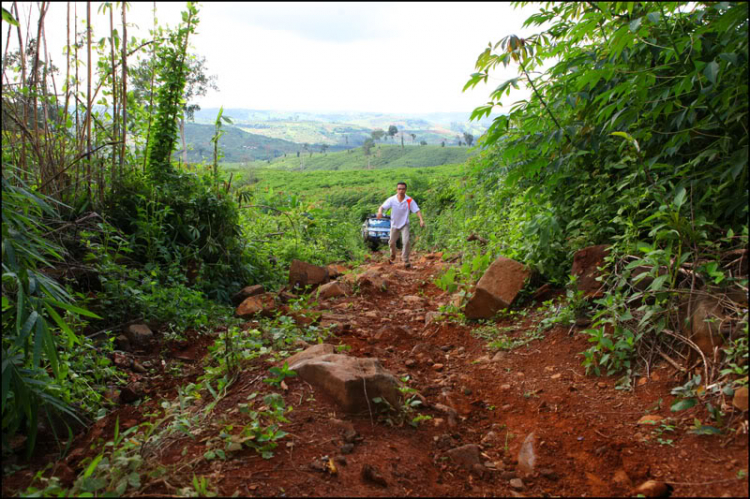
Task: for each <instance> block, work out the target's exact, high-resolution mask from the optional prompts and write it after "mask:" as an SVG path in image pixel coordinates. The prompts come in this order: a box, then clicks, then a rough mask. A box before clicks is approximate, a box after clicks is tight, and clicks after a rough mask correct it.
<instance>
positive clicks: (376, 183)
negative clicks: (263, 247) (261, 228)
mask: <svg viewBox="0 0 750 499" xmlns="http://www.w3.org/2000/svg"><path fill="white" fill-rule="evenodd" d="M227 170H228V171H232V172H234V173H235V178H237V177H240V178H241V179H240V180H238V181H237V182H236V184H235V186H236V188H237V189H240V190H243V189H248V188H250V189H251V190H252V191H253V192H254V193H255V194H254V199H256V201H257V202H259V203H260V204H267V205H275V204H277V203H279V202H282V200H284V199H291V198H293V199H295V200H296V201H295V203H297V202H298V203H300V204H302V205H304V206H305V207H306V209H307V210H313V209H314V208H327V209H333V210H344V213H343V214H342V216H346V217H348V218H351V219H354V220H361V219H362V218H363V217H364V216H365V215H367V214H368V213H373V212H375V211H377V208H378V206H379V205H380V204H381V203H382V202H383V201H384V200H385V199H386V198H387V197H388V196H392V195H393V194H395V189H396V183H397V182H406V183H407V184H408V186H409V195H410V196H412V197H414V199H417V200H418V202H419V205H420V207H421V208H422V209H424V210H426V211H427V212H430V211H434V210H436V209H437V204H438V203H440V202H441V199H440V196H438V195H437V194H436V190H437V189H439V186H444V185H447V184H448V183H450V182H453V181H454V180H455V179H458V178H459V177H460V176H461V175H462V174H463V170H464V168H463V165H462V164H445V165H440V166H435V167H430V168H427V167H425V168H404V167H401V168H383V169H379V170H360V171H357V172H356V174H353V173H352V172H351V171H350V170H348V171H323V170H311V171H303V172H298V171H285V170H279V169H271V168H262V167H259V168H253V167H235V168H231V167H230V168H227ZM237 174H239V175H237ZM337 213H338V211H337Z"/></svg>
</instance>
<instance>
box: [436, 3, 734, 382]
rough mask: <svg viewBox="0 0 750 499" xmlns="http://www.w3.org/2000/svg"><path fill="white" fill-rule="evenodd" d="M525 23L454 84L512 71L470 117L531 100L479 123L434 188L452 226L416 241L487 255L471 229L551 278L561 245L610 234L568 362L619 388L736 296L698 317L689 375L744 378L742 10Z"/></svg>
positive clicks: (623, 11)
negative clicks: (583, 338)
mask: <svg viewBox="0 0 750 499" xmlns="http://www.w3.org/2000/svg"><path fill="white" fill-rule="evenodd" d="M525 25H527V26H529V25H530V26H535V25H547V27H546V28H545V29H544V30H543V31H541V32H540V33H538V34H536V35H534V36H530V37H528V38H526V39H522V38H519V37H517V36H514V35H508V36H506V37H505V38H503V39H502V40H501V41H499V42H498V43H496V44H494V45H490V47H489V48H487V49H486V50H485V51H484V52H482V53H481V54H480V56H479V57H478V59H477V63H476V69H477V72H476V73H475V74H473V75H472V76H471V79H470V80H469V81H468V82H467V84H466V88H469V87H473V86H475V85H477V84H478V83H480V82H482V81H486V80H487V78H488V76H489V75H490V74H491V72H492V70H493V69H494V68H496V67H498V66H499V65H500V64H502V65H503V66H509V65H512V66H515V67H517V68H518V76H517V77H515V78H512V79H510V80H508V81H505V82H503V83H501V84H500V85H499V86H498V87H497V88H496V89H495V90H494V91H493V92H492V93H491V95H490V98H491V101H490V102H489V103H488V104H487V105H484V106H481V107H479V108H477V109H476V110H475V112H474V116H475V117H481V116H486V115H488V114H489V113H490V112H491V110H492V108H493V107H494V106H497V105H500V104H501V100H502V102H503V103H506V102H507V96H508V95H510V92H511V90H512V89H514V88H518V87H519V86H520V85H524V86H526V87H527V88H528V89H529V90H530V91H531V98H530V99H529V100H528V101H521V102H517V103H515V104H513V105H512V106H511V112H510V113H509V114H508V115H502V116H500V117H498V118H496V119H495V120H494V123H493V124H492V126H491V127H490V128H489V130H488V131H487V133H486V134H485V135H483V136H482V138H481V139H480V144H481V146H482V148H483V152H482V154H481V156H480V157H479V158H474V159H472V160H470V161H469V163H468V164H469V165H470V166H469V168H470V169H471V173H470V174H469V175H468V176H467V178H466V184H461V185H458V184H453V185H446V186H445V187H444V191H445V193H446V195H447V196H451V195H452V196H454V197H455V199H456V200H457V203H456V206H446V207H445V209H444V211H443V213H442V214H441V219H442V220H445V221H446V223H447V224H450V226H451V227H455V228H456V230H452V231H447V230H443V229H442V228H441V227H436V228H434V229H433V231H432V232H431V234H430V238H431V242H432V243H433V244H435V245H438V246H444V247H447V248H450V249H453V250H454V251H463V252H464V253H465V257H468V258H469V260H471V258H472V257H473V258H476V259H477V262H483V263H484V265H486V264H487V263H489V260H488V259H484V260H482V259H479V252H480V250H479V248H477V247H476V246H472V244H471V243H467V242H466V237H467V236H468V235H471V234H475V235H478V236H480V237H483V238H484V239H486V240H487V241H488V246H487V248H486V251H489V252H490V253H491V254H493V255H495V254H503V255H506V256H509V257H512V258H515V259H517V260H519V261H523V262H526V263H528V264H529V265H531V266H533V267H534V268H535V269H536V270H537V272H538V273H539V275H540V276H541V277H542V278H543V279H546V280H549V281H551V282H553V283H557V284H566V283H567V281H568V279H569V277H568V273H569V271H570V268H571V262H572V257H573V254H574V252H575V251H576V250H579V249H581V248H583V247H586V246H589V245H595V244H608V245H611V252H610V255H609V257H608V270H609V277H608V279H607V281H606V282H607V289H608V293H607V295H606V296H605V297H604V298H603V299H601V300H597V301H596V302H595V304H594V305H595V307H596V314H595V315H594V317H595V321H594V325H593V326H594V327H593V328H592V329H591V330H590V331H589V333H590V334H591V341H592V343H593V346H592V347H591V349H590V350H589V351H587V352H586V362H585V364H586V366H587V370H589V371H592V372H597V373H598V372H600V371H601V372H609V373H617V372H622V373H624V374H626V376H625V378H623V382H624V383H627V382H628V381H629V380H630V376H631V375H632V373H633V372H634V371H635V369H636V360H637V359H639V358H640V359H646V360H647V361H648V359H651V358H652V357H653V356H654V355H655V354H657V353H658V351H659V348H666V347H664V345H666V344H668V345H674V344H675V339H678V340H679V341H678V343H679V342H686V343H690V341H689V339H688V336H690V333H689V332H690V330H691V328H692V329H695V328H696V327H698V326H697V325H691V324H690V319H691V316H690V312H689V311H690V310H695V309H696V308H697V307H698V303H699V301H701V300H708V299H710V298H711V297H713V299H714V300H718V301H720V300H721V298H722V297H723V296H725V295H732V296H735V297H738V298H737V299H738V302H736V303H735V305H732V306H729V308H730V310H727V311H726V314H727V315H726V316H723V317H722V318H715V319H714V320H715V321H723V323H724V324H725V325H730V326H729V327H727V328H726V330H725V332H724V333H723V334H724V335H725V336H724V341H725V343H724V345H725V350H724V352H725V354H726V356H725V357H724V358H723V359H722V361H721V362H720V363H719V365H717V366H712V368H711V369H709V367H708V366H706V370H705V375H704V377H703V383H704V384H705V386H708V384H710V383H711V382H712V381H716V380H717V379H718V377H719V376H727V375H729V374H732V373H734V372H735V370H736V372H737V373H740V374H744V375H745V378H744V379H743V378H742V377H740V378H739V380H737V381H736V383H739V384H746V383H747V378H746V375H747V361H746V356H747V345H748V339H747V334H748V329H747V308H746V307H747V253H746V251H747V244H748V190H747V189H748V169H747V161H748V130H747V113H748V93H747V90H748V76H747V75H748V45H747V44H748V36H747V35H748V6H747V4H745V3H726V2H725V3H696V4H689V5H687V4H682V3H670V4H664V3H636V2H617V3H597V4H585V3H571V4H552V5H547V6H545V7H542V8H541V10H540V12H539V13H537V14H534V15H533V16H531V17H530V18H529V19H528V20H527V21H526V23H525ZM547 68H548V69H547ZM473 255H475V256H473ZM743 255H744V256H743ZM743 262H744V263H743ZM743 265H744V267H743ZM480 267H481V265H480ZM468 270H469V271H470V270H471V266H469V267H468ZM466 274H467V275H471V273H470V272H468V271H467V272H466ZM573 289H575V286H573ZM743 297H744V298H743ZM743 301H744V307H743V306H742V303H743ZM716 302H717V301H714V302H706V301H704V303H716ZM737 303H738V304H737ZM634 305H635V307H634ZM576 306H577V307H585V306H586V305H585V304H583V303H581V302H580V301H578V302H577V305H576ZM685 309H687V310H688V312H687V313H685ZM714 329H715V330H716V331H717V334H718V328H716V327H715V326H714ZM728 331H731V333H728ZM692 346H693V347H694V346H695V345H694V344H693V345H692ZM669 353H670V354H672V355H675V354H674V353H673V352H672V351H670V352H669ZM675 356H676V355H675ZM704 361H706V360H705V359H704ZM731 366H734V367H731ZM738 366H740V367H738ZM698 384H700V381H699V383H698ZM713 386H714V389H715V390H716V389H717V388H716V387H717V385H713Z"/></svg>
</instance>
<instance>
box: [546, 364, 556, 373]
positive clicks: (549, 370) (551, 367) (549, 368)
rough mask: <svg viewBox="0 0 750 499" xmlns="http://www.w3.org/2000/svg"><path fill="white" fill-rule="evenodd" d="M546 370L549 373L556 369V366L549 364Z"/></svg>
mask: <svg viewBox="0 0 750 499" xmlns="http://www.w3.org/2000/svg"><path fill="white" fill-rule="evenodd" d="M544 370H545V371H547V372H548V373H551V372H552V371H554V370H555V366H547V367H545V368H544Z"/></svg>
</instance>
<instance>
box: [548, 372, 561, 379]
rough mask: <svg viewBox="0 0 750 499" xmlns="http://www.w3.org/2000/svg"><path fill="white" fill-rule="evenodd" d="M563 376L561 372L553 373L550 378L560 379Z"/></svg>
mask: <svg viewBox="0 0 750 499" xmlns="http://www.w3.org/2000/svg"><path fill="white" fill-rule="evenodd" d="M561 377H562V374H561V373H557V374H553V375H552V376H550V377H549V379H560V378H561Z"/></svg>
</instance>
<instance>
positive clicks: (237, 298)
mask: <svg viewBox="0 0 750 499" xmlns="http://www.w3.org/2000/svg"><path fill="white" fill-rule="evenodd" d="M265 291H266V290H265V288H263V285H262V284H254V285H252V286H245V287H244V288H242V289H241V290H239V291H237V292H236V293H235V294H234V295H233V296H232V304H233V305H234V306H235V307H236V306H237V305H239V304H240V303H242V302H243V301H245V300H246V299H248V298H250V297H251V296H256V295H260V294H263V293H265Z"/></svg>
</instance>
